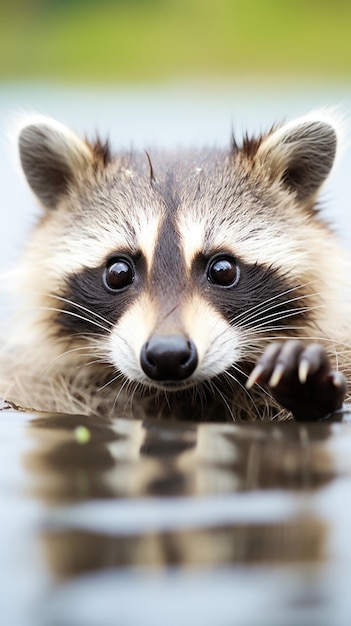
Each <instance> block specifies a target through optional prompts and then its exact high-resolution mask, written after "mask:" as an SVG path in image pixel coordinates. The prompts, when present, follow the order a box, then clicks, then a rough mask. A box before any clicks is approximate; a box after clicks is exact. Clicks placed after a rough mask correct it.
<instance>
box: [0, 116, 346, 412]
mask: <svg viewBox="0 0 351 626" xmlns="http://www.w3.org/2000/svg"><path fill="white" fill-rule="evenodd" d="M338 134H339V131H338V126H337V124H336V123H335V121H334V119H333V117H332V116H331V115H329V114H328V113H327V112H322V113H320V112H319V113H313V114H309V115H307V116H305V117H302V118H299V119H297V120H294V121H292V122H289V123H284V124H281V125H277V126H273V127H272V128H271V129H270V130H269V131H268V132H267V133H265V134H262V135H260V136H256V137H249V136H248V135H246V136H244V138H243V140H242V141H241V143H240V145H239V144H238V143H237V141H236V140H235V139H234V138H232V140H231V142H230V146H229V147H228V148H227V149H224V148H219V149H202V150H190V149H187V150H176V151H174V152H171V151H156V150H154V151H150V150H149V151H148V152H142V151H140V152H138V151H130V152H127V151H125V152H119V153H116V154H114V153H112V151H111V148H110V145H109V142H106V143H103V142H102V141H101V140H100V139H97V140H96V141H94V142H90V141H88V140H85V139H82V138H80V137H79V136H77V135H76V134H75V133H74V132H72V131H71V130H69V129H68V128H66V127H65V126H63V125H62V124H60V123H58V122H56V121H54V120H52V119H50V118H46V117H42V116H29V117H28V118H26V119H25V120H24V121H23V122H22V124H21V126H20V128H19V131H18V147H19V156H20V162H21V165H22V168H23V171H24V174H25V177H26V179H27V181H28V184H29V186H30V188H31V189H32V191H33V192H34V194H35V195H36V197H37V199H38V201H39V203H40V205H41V206H42V215H41V218H40V219H39V221H38V223H37V225H36V227H35V228H34V230H33V232H32V234H31V236H30V239H29V242H28V245H27V248H26V250H25V252H24V254H23V256H22V258H21V260H20V261H19V263H18V264H17V266H16V268H15V269H14V270H13V271H12V272H10V273H9V275H8V276H7V284H8V285H9V287H11V288H12V289H13V291H14V292H15V294H17V295H18V296H19V307H18V311H17V317H16V318H15V319H14V320H13V326H12V332H10V333H9V336H8V337H7V338H6V340H4V341H3V345H2V349H1V357H0V366H1V374H0V394H1V395H2V396H3V397H4V398H6V399H7V400H9V401H11V402H13V403H16V404H17V405H20V406H22V407H27V408H31V409H35V410H40V411H55V412H66V413H82V414H87V415H97V416H106V415H107V416H111V415H119V416H128V417H129V416H130V417H145V416H149V415H152V416H154V417H160V416H162V417H174V418H176V419H194V420H221V421H223V420H254V419H287V418H291V417H292V416H294V417H295V418H296V419H300V420H305V419H306V420H307V419H320V418H324V417H325V416H326V415H328V414H329V413H330V412H332V411H335V410H337V409H339V408H340V407H341V406H342V403H343V400H344V398H345V394H346V390H347V382H346V381H347V380H349V379H350V376H351V370H350V340H351V322H350V319H351V318H350V314H349V308H350V293H349V291H350V280H349V277H350V255H349V253H348V252H347V251H346V250H343V248H342V246H341V245H340V242H339V241H338V239H337V237H336V235H335V234H334V232H333V230H332V229H331V227H330V226H329V225H328V224H327V223H326V222H325V221H323V219H322V216H321V214H320V210H319V206H318V204H317V196H318V193H319V191H320V188H321V186H322V185H323V183H324V181H325V180H326V178H327V177H328V175H329V172H330V171H331V168H332V166H333V163H334V160H335V155H336V151H337V144H338V139H337V137H338Z"/></svg>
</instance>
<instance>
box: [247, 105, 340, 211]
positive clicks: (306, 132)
mask: <svg viewBox="0 0 351 626" xmlns="http://www.w3.org/2000/svg"><path fill="white" fill-rule="evenodd" d="M336 147H337V132H336V129H335V126H334V125H333V123H332V122H331V121H330V120H329V119H323V118H322V119H319V118H318V116H312V115H311V116H307V117H305V118H300V119H297V120H295V121H293V122H290V123H288V124H285V125H284V126H282V127H281V128H279V129H277V130H275V131H273V132H272V133H271V134H270V135H268V136H267V138H266V139H264V140H263V142H262V143H261V145H260V146H259V148H258V150H257V154H256V157H257V159H258V161H259V163H260V167H264V168H265V169H267V168H268V171H269V176H270V177H271V178H272V180H279V181H281V182H282V184H283V185H285V186H286V187H288V188H289V189H291V190H292V191H294V192H295V194H296V196H297V198H298V199H299V200H300V201H301V202H306V201H308V200H309V199H311V198H313V196H314V195H315V194H316V193H317V191H318V190H319V188H320V187H321V185H322V184H323V183H324V181H325V179H326V178H327V176H328V174H329V172H330V170H331V168H332V166H333V163H334V159H335V155H336Z"/></svg>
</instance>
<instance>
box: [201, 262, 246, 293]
mask: <svg viewBox="0 0 351 626" xmlns="http://www.w3.org/2000/svg"><path fill="white" fill-rule="evenodd" d="M207 278H208V280H209V281H210V282H211V283H214V284H215V285H220V286H221V287H232V286H233V285H235V284H236V283H237V282H238V280H239V268H238V266H237V264H236V263H235V261H234V259H232V258H231V257H228V256H222V257H218V256H217V257H215V258H214V259H212V261H210V263H209V264H208V267H207Z"/></svg>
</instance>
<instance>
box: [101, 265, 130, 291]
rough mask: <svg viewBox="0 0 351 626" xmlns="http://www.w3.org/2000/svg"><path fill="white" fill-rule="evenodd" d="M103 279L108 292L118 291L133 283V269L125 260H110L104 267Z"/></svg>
mask: <svg viewBox="0 0 351 626" xmlns="http://www.w3.org/2000/svg"><path fill="white" fill-rule="evenodd" d="M103 278H104V284H105V286H106V287H107V289H108V290H109V291H119V290H120V289H124V288H125V287H128V285H130V284H131V283H132V282H133V280H134V267H133V265H132V263H131V262H130V261H128V260H127V259H118V258H114V259H111V260H110V261H109V263H108V264H107V266H106V267H105V271H104V275H103Z"/></svg>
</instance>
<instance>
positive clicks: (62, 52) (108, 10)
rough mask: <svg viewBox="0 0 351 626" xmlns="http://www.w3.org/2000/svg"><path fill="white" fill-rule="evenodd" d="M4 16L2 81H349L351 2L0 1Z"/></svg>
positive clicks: (0, 22) (1, 29)
mask: <svg viewBox="0 0 351 626" xmlns="http://www.w3.org/2000/svg"><path fill="white" fill-rule="evenodd" d="M0 10H1V14H0V17H1V19H0V80H33V79H35V80H38V79H43V80H47V79H49V80H54V81H57V80H59V81H65V82H74V83H75V84H76V83H77V82H78V83H81V84H89V83H90V84H96V83H101V84H106V83H135V82H150V81H164V80H174V79H179V78H180V77H181V78H184V77H185V78H189V79H193V78H206V79H208V78H210V79H211V78H221V79H222V78H224V79H225V78H231V77H233V76H237V77H241V76H247V75H255V76H267V75H269V76H273V77H275V76H287V75H288V76H293V75H296V76H299V77H300V78H303V77H313V78H315V79H316V80H318V81H322V80H323V81H324V80H326V79H327V80H330V79H336V80H339V79H343V80H345V79H348V78H349V76H350V70H351V44H350V38H351V1H350V0H333V1H330V0H292V1H288V0H287V1H285V2H284V1H283V0H281V1H279V0H265V1H264V0H262V1H260V0H101V1H100V2H99V1H97V0H12V1H11V3H10V2H6V1H5V0H0Z"/></svg>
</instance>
